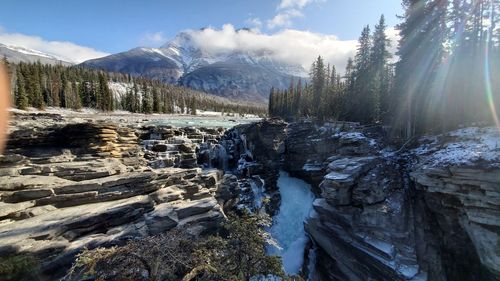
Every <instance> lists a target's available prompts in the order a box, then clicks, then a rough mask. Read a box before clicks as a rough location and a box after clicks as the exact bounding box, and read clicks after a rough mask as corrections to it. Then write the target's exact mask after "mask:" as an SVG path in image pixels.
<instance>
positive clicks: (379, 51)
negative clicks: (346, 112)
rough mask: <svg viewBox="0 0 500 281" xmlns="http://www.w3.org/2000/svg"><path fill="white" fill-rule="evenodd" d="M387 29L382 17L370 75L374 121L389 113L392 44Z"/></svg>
mask: <svg viewBox="0 0 500 281" xmlns="http://www.w3.org/2000/svg"><path fill="white" fill-rule="evenodd" d="M386 27H387V26H386V24H385V18H384V15H382V16H381V17H380V21H379V23H378V24H377V25H376V26H375V32H374V34H373V46H372V49H371V59H370V60H371V61H370V63H371V67H372V69H371V70H370V72H371V74H370V75H371V76H372V83H371V86H372V93H371V95H372V96H373V109H372V110H373V121H380V120H381V119H382V115H383V114H384V115H385V114H386V113H387V110H388V108H389V102H390V97H389V81H388V76H389V73H388V68H387V67H388V65H387V64H388V62H389V59H390V58H391V54H390V52H389V50H388V48H389V47H390V44H391V43H390V40H389V38H388V37H387V35H386V33H385V29H386Z"/></svg>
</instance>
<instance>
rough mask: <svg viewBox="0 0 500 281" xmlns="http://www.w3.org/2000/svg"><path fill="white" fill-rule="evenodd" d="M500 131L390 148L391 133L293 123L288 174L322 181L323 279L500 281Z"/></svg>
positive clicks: (317, 219) (317, 233) (314, 221)
mask: <svg viewBox="0 0 500 281" xmlns="http://www.w3.org/2000/svg"><path fill="white" fill-rule="evenodd" d="M499 145H500V133H499V132H498V130H497V129H493V128H486V129H479V128H470V129H464V130H461V131H457V132H452V133H449V134H446V135H442V136H437V137H433V138H426V139H422V140H419V142H417V143H416V144H414V147H415V148H414V149H404V150H398V151H397V149H398V148H391V147H390V146H388V145H387V140H386V138H385V136H384V133H383V130H382V129H381V128H377V127H356V126H355V125H353V124H342V123H339V124H326V125H324V126H321V127H320V126H315V125H313V124H311V123H295V124H290V125H289V126H288V128H287V138H286V148H285V159H286V160H285V164H284V168H285V169H286V170H288V171H289V172H292V173H293V174H295V175H296V176H299V177H302V178H304V179H306V180H308V181H309V182H311V183H313V184H316V186H317V189H316V192H317V195H318V198H317V199H316V200H315V202H314V210H315V213H314V214H313V215H312V217H311V218H310V219H309V220H308V221H307V222H306V224H305V227H306V231H307V232H308V233H309V234H310V236H311V238H312V240H313V241H314V243H315V244H316V245H317V247H318V258H317V264H316V266H317V270H318V273H319V276H320V278H321V280H360V281H361V280H443V281H444V280H478V281H479V280H499V279H500V275H499V274H500V260H499V258H500V236H499V235H500V228H499V226H500V216H499V215H500V213H499V212H500V200H499V199H500V197H499V195H500V169H499V166H498V163H499V159H500V151H499V148H498V147H499Z"/></svg>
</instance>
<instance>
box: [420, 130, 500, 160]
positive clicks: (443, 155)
mask: <svg viewBox="0 0 500 281" xmlns="http://www.w3.org/2000/svg"><path fill="white" fill-rule="evenodd" d="M421 142H424V144H423V145H421V146H420V147H418V148H416V149H414V150H413V152H414V153H415V154H416V155H418V156H421V157H422V158H423V164H424V165H427V166H431V167H436V166H444V165H448V166H450V165H452V166H461V165H473V164H476V163H480V162H487V163H490V164H491V165H492V166H499V167H500V163H499V162H500V130H499V129H498V128H493V127H488V128H477V127H471V128H464V129H460V130H456V131H452V132H449V133H446V134H442V135H439V136H436V137H427V138H422V139H421Z"/></svg>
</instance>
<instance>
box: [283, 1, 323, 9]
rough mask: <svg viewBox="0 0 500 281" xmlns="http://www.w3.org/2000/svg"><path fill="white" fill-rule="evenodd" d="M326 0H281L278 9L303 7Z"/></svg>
mask: <svg viewBox="0 0 500 281" xmlns="http://www.w3.org/2000/svg"><path fill="white" fill-rule="evenodd" d="M324 1H326V0H281V2H280V4H279V5H278V9H290V8H297V9H302V8H304V7H305V6H307V5H309V4H311V3H313V2H324Z"/></svg>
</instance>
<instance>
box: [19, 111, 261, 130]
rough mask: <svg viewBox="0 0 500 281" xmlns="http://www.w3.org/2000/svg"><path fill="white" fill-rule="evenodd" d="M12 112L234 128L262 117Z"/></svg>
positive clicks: (97, 112)
mask: <svg viewBox="0 0 500 281" xmlns="http://www.w3.org/2000/svg"><path fill="white" fill-rule="evenodd" d="M9 111H10V112H11V113H17V114H26V113H43V114H58V115H61V116H63V117H66V118H81V119H93V120H108V121H112V122H120V123H137V124H145V123H146V124H147V123H149V124H154V125H172V126H176V127H211V128H213V127H223V128H226V129H228V128H232V127H234V126H236V125H239V124H247V123H252V122H256V121H259V120H261V118H259V117H257V116H252V115H245V116H239V115H238V114H235V116H227V115H224V116H223V115H222V113H220V112H212V111H206V112H203V111H198V112H199V114H198V115H187V114H141V113H131V112H128V111H123V110H115V111H113V112H102V111H99V110H97V109H93V108H82V109H79V110H72V109H67V108H59V107H47V108H45V110H39V109H36V108H28V109H27V110H19V109H16V108H11V109H10V110H9Z"/></svg>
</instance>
